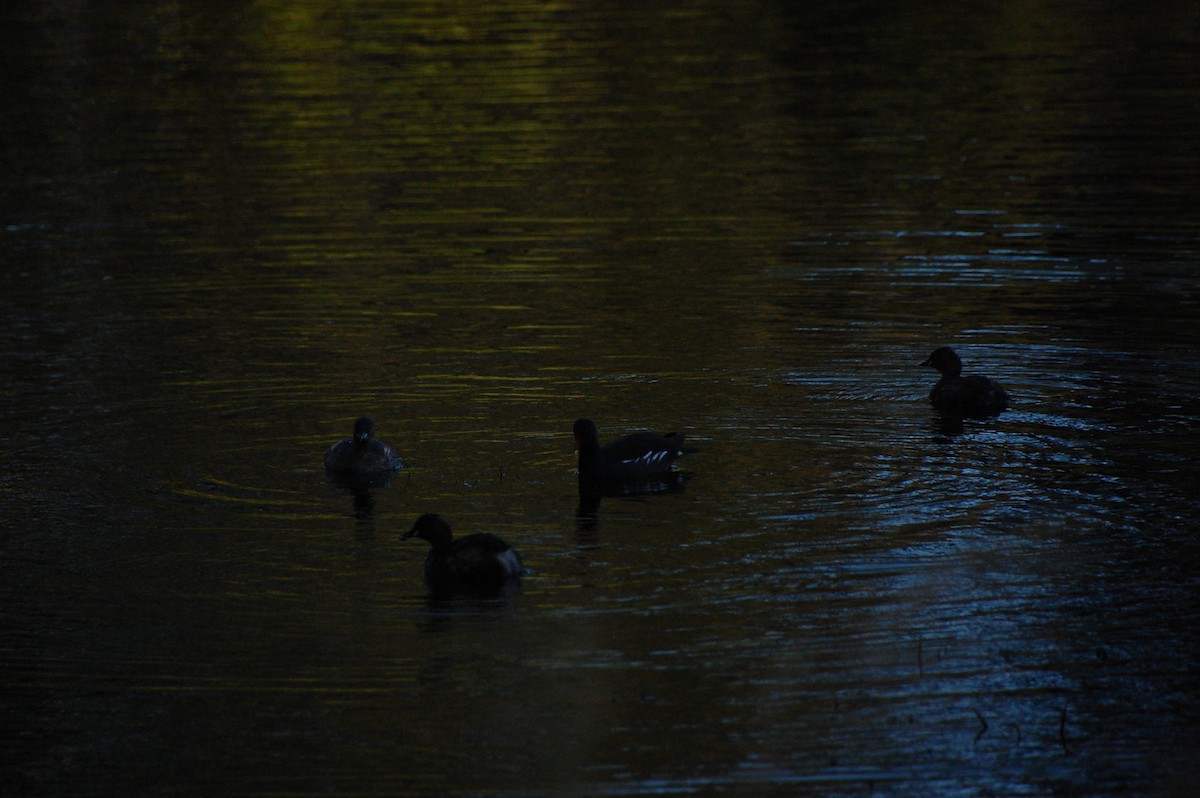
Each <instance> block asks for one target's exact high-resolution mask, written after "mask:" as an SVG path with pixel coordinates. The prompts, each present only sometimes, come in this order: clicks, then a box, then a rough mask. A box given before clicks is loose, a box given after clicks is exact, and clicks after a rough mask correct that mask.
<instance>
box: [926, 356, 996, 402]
mask: <svg viewBox="0 0 1200 798" xmlns="http://www.w3.org/2000/svg"><path fill="white" fill-rule="evenodd" d="M921 365H922V366H929V367H931V368H935V369H937V370H938V372H940V373H941V375H942V378H941V379H940V380H938V381H937V384H936V385H934V386H933V390H931V391H930V392H929V401H930V402H931V403H932V404H933V406H934V409H936V410H938V411H940V412H942V413H945V414H947V415H952V416H963V417H966V418H990V417H992V416H996V415H999V414H1000V413H1002V412H1003V411H1004V410H1006V409H1007V408H1008V394H1006V393H1005V392H1004V389H1003V388H1001V387H1000V384H999V383H997V382H996V381H995V380H991V379H988V378H987V377H981V376H978V375H975V376H970V377H963V376H961V375H962V361H961V360H959V357H958V354H957V353H956V352H955V351H954V350H953V349H951V348H950V347H948V346H943V347H939V348H938V349H935V350H933V353H932V354H930V355H929V357H927V358H926V359H925V360H924V362H922V363H921Z"/></svg>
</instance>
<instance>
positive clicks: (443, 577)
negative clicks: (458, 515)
mask: <svg viewBox="0 0 1200 798" xmlns="http://www.w3.org/2000/svg"><path fill="white" fill-rule="evenodd" d="M409 538H421V539H422V540H425V541H427V542H428V543H429V544H430V545H431V546H432V547H433V548H431V549H430V550H429V554H427V555H426V557H425V583H426V584H427V585H429V588H430V589H431V590H433V591H434V592H435V593H456V592H465V593H474V594H488V593H498V592H500V590H501V589H502V588H503V587H504V586H505V585H506V583H508V582H509V581H510V580H514V579H516V578H517V577H519V576H520V575H521V555H520V554H518V553H517V551H516V549H514V548H513V547H512V546H510V545H508V544H507V543H506V542H504V540H502V539H501V538H499V537H497V536H496V535H493V534H490V533H488V532H476V533H474V534H472V535H464V536H462V537H460V538H455V537H454V533H453V532H451V531H450V525H449V524H448V523H446V520H445V519H444V518H442V517H441V516H440V515H438V514H436V513H426V514H425V515H422V516H421V517H420V518H418V519H417V521H416V523H414V524H413V526H412V529H410V530H408V532H407V534H405V535H404V537H403V540H408V539H409Z"/></svg>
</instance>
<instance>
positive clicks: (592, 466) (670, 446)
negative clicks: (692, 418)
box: [574, 418, 695, 483]
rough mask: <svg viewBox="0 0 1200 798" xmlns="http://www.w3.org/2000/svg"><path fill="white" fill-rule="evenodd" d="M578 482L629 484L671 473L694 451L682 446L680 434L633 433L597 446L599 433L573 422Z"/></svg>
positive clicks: (584, 422) (588, 425)
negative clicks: (685, 456) (676, 462)
mask: <svg viewBox="0 0 1200 798" xmlns="http://www.w3.org/2000/svg"><path fill="white" fill-rule="evenodd" d="M574 433H575V448H576V449H577V450H578V451H579V481H580V482H581V483H583V482H629V481H633V480H639V479H644V478H645V477H649V476H653V475H655V474H662V473H664V472H667V471H670V470H671V464H672V463H674V462H675V461H676V460H678V459H679V458H680V457H683V456H684V455H685V454H688V453H689V452H693V451H695V449H685V448H684V447H683V433H681V432H669V433H667V434H666V435H658V434H655V433H653V432H635V433H633V434H631V435H626V436H624V437H622V438H617V439H616V440H615V441H613V442H612V443H608V444H605V445H604V446H601V445H600V431H599V430H598V429H597V428H596V425H595V424H594V423H592V422H591V421H589V420H588V419H586V418H581V419H579V420H578V421H576V422H575V427H574Z"/></svg>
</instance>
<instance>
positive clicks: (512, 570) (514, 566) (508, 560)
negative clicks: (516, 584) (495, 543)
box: [496, 549, 521, 576]
mask: <svg viewBox="0 0 1200 798" xmlns="http://www.w3.org/2000/svg"><path fill="white" fill-rule="evenodd" d="M496 559H497V560H499V561H500V564H501V565H503V566H504V570H505V571H506V572H508V575H509V576H518V575H519V574H520V573H521V557H520V555H519V554H517V553H516V552H515V551H513V550H512V549H505V550H504V551H502V552H500V553H499V554H497V555H496Z"/></svg>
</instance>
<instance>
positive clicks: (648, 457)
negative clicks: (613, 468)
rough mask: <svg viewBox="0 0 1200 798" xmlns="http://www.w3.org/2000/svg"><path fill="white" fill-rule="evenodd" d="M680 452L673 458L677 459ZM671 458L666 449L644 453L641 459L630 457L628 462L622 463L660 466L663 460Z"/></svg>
mask: <svg viewBox="0 0 1200 798" xmlns="http://www.w3.org/2000/svg"><path fill="white" fill-rule="evenodd" d="M681 454H682V452H676V453H675V456H676V457H679V456H680V455H681ZM670 456H671V452H669V451H667V450H666V449H660V450H659V451H656V452H646V453H645V454H643V455H642V456H641V457H631V458H630V459H628V460H623V461H622V462H624V463H639V464H643V465H648V466H652V465H661V464H662V462H663V461H664V460H666V459H667V458H668V457H670Z"/></svg>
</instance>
